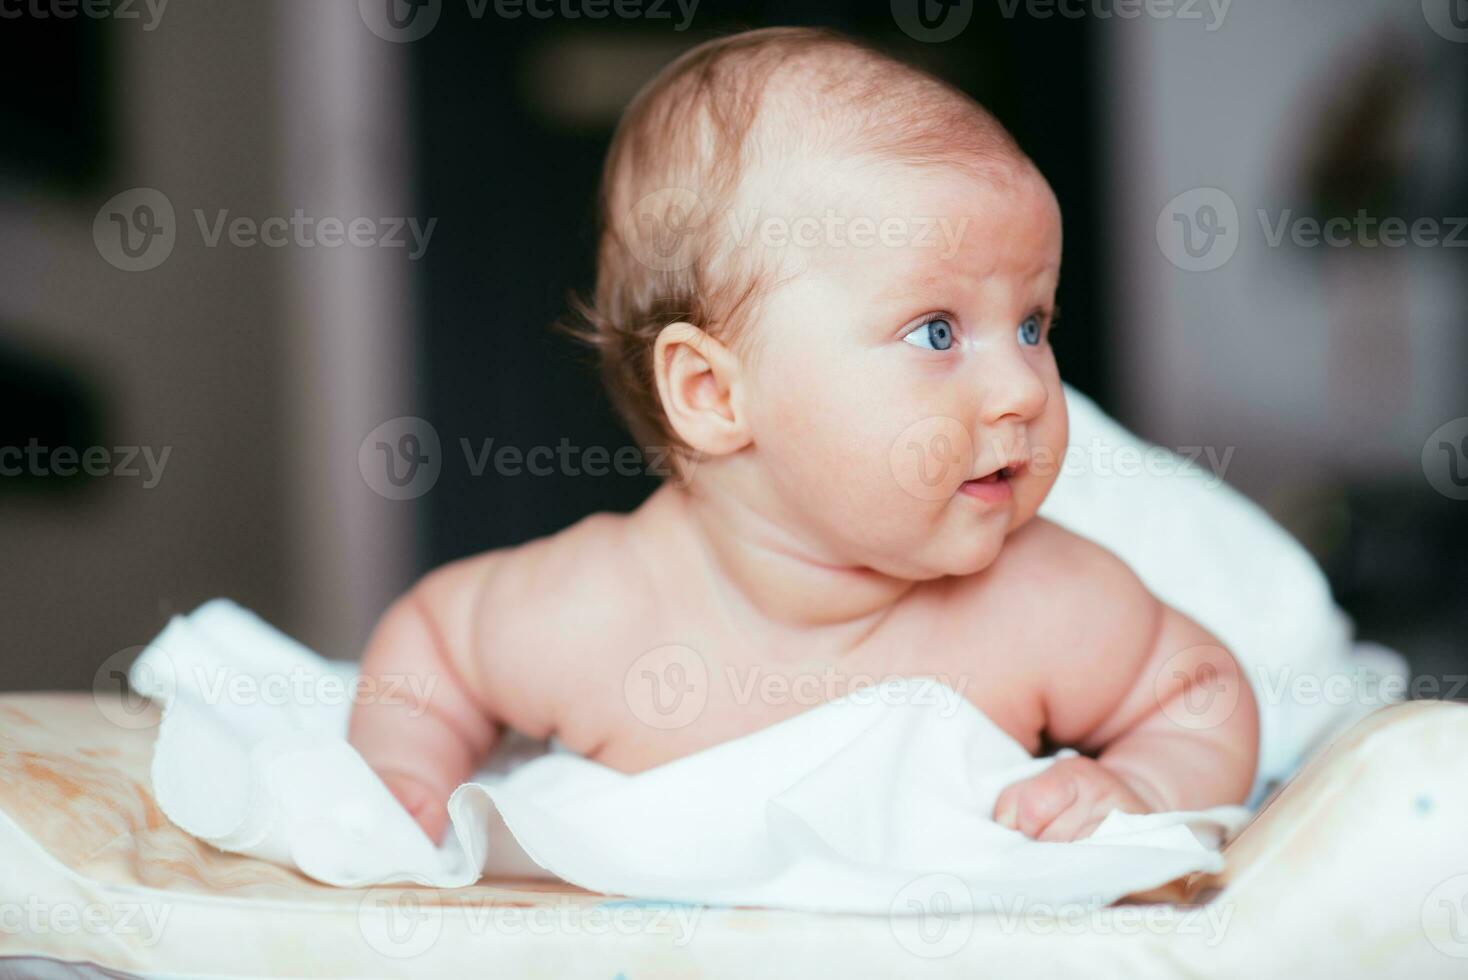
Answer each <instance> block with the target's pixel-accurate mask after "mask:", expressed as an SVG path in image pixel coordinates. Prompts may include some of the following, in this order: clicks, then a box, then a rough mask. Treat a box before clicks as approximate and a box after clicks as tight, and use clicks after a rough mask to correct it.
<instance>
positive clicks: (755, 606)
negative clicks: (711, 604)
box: [650, 484, 916, 638]
mask: <svg viewBox="0 0 1468 980" xmlns="http://www.w3.org/2000/svg"><path fill="white" fill-rule="evenodd" d="M658 498H662V499H658ZM650 503H652V504H653V505H654V506H655V507H658V508H666V511H667V512H668V513H667V514H666V515H665V516H667V517H670V518H671V519H672V520H671V523H672V524H673V525H674V526H675V527H677V528H679V529H681V531H674V533H683V534H686V535H688V536H690V537H692V538H693V539H694V540H693V541H692V542H691V543H692V544H693V545H694V549H693V550H694V553H695V554H697V555H699V556H700V557H702V558H703V559H704V560H705V561H706V562H707V566H706V567H707V569H708V572H709V578H710V580H711V582H712V585H713V588H714V590H715V592H716V598H717V599H718V600H720V601H722V602H723V603H724V605H725V607H726V609H727V610H728V612H729V613H730V615H731V616H732V617H734V618H735V619H736V620H744V621H746V622H747V621H748V619H749V618H751V617H754V618H757V619H760V620H764V621H765V622H767V623H770V624H773V625H778V626H783V627H787V628H792V629H797V630H806V629H817V628H819V629H823V630H825V631H827V632H830V631H841V632H846V631H849V632H850V633H851V634H852V636H853V637H855V638H860V637H862V636H865V635H866V634H867V633H869V632H870V631H871V630H873V629H875V628H876V626H877V625H878V624H880V623H881V621H882V620H883V619H884V618H885V617H886V615H887V614H888V613H889V612H891V611H892V609H893V608H894V607H895V605H896V604H897V601H898V600H899V599H901V598H902V597H903V596H904V595H905V594H907V592H908V591H909V590H911V589H912V587H913V586H914V584H916V583H914V582H911V581H908V580H905V579H898V578H893V577H892V576H889V575H884V574H882V573H881V572H878V571H875V570H873V569H870V568H865V567H862V566H855V565H842V564H837V563H832V562H830V561H827V560H823V559H822V557H821V556H819V555H817V554H814V553H812V550H811V549H810V548H809V547H808V546H807V545H805V544H804V543H803V542H801V541H799V540H798V539H797V538H796V537H795V536H794V535H792V534H791V533H789V531H787V530H786V529H785V528H783V527H781V526H779V525H778V524H777V523H776V522H774V521H772V520H771V519H770V518H768V517H767V516H766V515H764V514H762V513H760V512H759V511H758V510H757V509H756V508H753V507H750V506H748V505H746V504H744V503H743V502H741V501H740V500H738V499H737V498H735V497H734V496H733V495H731V494H720V493H692V492H689V491H688V490H686V489H683V488H679V487H676V486H673V485H671V484H670V485H666V486H664V487H662V488H661V489H660V490H658V492H657V494H655V496H654V499H653V501H650Z"/></svg>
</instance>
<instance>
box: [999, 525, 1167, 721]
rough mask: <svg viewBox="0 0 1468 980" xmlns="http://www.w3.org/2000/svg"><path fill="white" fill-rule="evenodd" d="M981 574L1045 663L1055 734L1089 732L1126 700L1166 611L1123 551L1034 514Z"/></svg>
mask: <svg viewBox="0 0 1468 980" xmlns="http://www.w3.org/2000/svg"><path fill="white" fill-rule="evenodd" d="M982 574H983V575H989V574H992V575H993V576H994V580H993V582H991V583H990V585H989V586H988V587H989V588H990V589H991V590H993V591H996V592H998V593H999V594H1000V595H1001V596H1002V599H1003V608H1004V609H1005V611H1006V616H1007V617H1014V618H1012V619H1009V622H1011V623H1013V624H1015V625H1014V626H1013V628H1012V629H1011V633H1014V634H1017V635H1022V636H1023V637H1024V638H1025V642H1024V644H1023V647H1024V655H1025V656H1026V657H1028V658H1031V659H1032V665H1033V666H1034V667H1035V668H1037V670H1038V674H1037V679H1036V682H1037V683H1038V684H1039V685H1040V686H1041V688H1042V691H1043V697H1044V700H1045V702H1046V706H1047V709H1046V710H1047V715H1048V717H1049V722H1050V725H1049V728H1050V734H1051V735H1052V737H1059V738H1062V739H1065V738H1074V737H1079V736H1080V735H1082V734H1084V732H1085V731H1088V730H1089V728H1090V726H1092V725H1093V724H1094V723H1096V722H1097V721H1098V720H1099V719H1100V717H1102V716H1103V715H1104V714H1105V713H1106V711H1108V710H1109V709H1110V708H1111V707H1112V706H1114V705H1115V704H1116V703H1117V702H1119V701H1120V700H1121V699H1122V698H1124V697H1125V696H1126V694H1127V692H1128V691H1129V690H1130V689H1131V687H1132V686H1133V683H1134V681H1135V678H1136V676H1137V674H1138V673H1139V672H1140V671H1141V670H1142V668H1143V666H1144V665H1145V663H1146V661H1147V658H1148V656H1149V655H1150V653H1151V650H1152V646H1153V641H1154V640H1155V637H1156V634H1157V631H1158V629H1159V627H1160V624H1161V622H1162V616H1163V612H1164V609H1165V607H1164V606H1163V604H1162V603H1161V602H1160V601H1159V600H1158V599H1157V597H1156V596H1154V595H1153V594H1152V593H1151V592H1150V591H1149V590H1148V589H1147V587H1146V586H1145V585H1144V584H1143V583H1142V581H1141V580H1140V579H1138V578H1137V575H1136V573H1135V572H1133V571H1132V569H1131V567H1130V566H1128V565H1127V564H1126V562H1124V561H1123V560H1122V559H1121V558H1119V557H1117V555H1116V554H1115V553H1113V552H1112V551H1110V550H1108V549H1107V548H1104V547H1102V546H1101V545H1099V544H1096V543H1095V542H1094V541H1090V540H1088V539H1086V538H1083V537H1081V536H1080V535H1078V534H1075V533H1073V532H1071V531H1068V530H1066V529H1065V528H1063V527H1060V526H1059V525H1058V524H1054V523H1051V522H1050V521H1047V520H1044V519H1041V518H1036V519H1034V520H1032V521H1031V522H1030V523H1029V524H1027V525H1025V527H1023V528H1021V529H1020V530H1019V531H1016V532H1015V533H1014V534H1013V535H1011V537H1010V539H1009V540H1008V541H1007V542H1005V546H1004V550H1003V551H1001V552H1000V555H999V558H998V559H997V560H996V561H995V563H994V565H993V566H991V567H990V569H988V570H987V571H986V572H985V573H982Z"/></svg>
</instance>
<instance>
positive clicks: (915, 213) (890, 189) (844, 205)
mask: <svg viewBox="0 0 1468 980" xmlns="http://www.w3.org/2000/svg"><path fill="white" fill-rule="evenodd" d="M996 226H997V227H996ZM723 227H724V231H725V233H726V234H728V235H729V236H730V237H731V240H732V241H733V242H734V244H735V245H736V246H738V247H740V248H749V249H754V248H757V249H760V250H762V251H763V252H764V253H765V254H766V256H767V259H768V260H770V261H772V262H773V263H777V264H778V266H779V268H780V270H781V273H782V275H783V276H785V277H789V276H793V275H801V274H821V273H830V272H832V271H834V270H851V269H860V270H864V271H863V272H862V274H867V272H866V270H869V271H870V272H871V273H873V274H880V273H884V272H886V271H888V270H895V269H897V268H905V267H915V268H920V269H931V268H933V267H934V265H935V261H936V260H938V259H942V260H943V261H944V262H953V261H957V262H960V263H963V264H966V265H967V266H969V267H971V268H979V267H982V266H984V265H985V264H987V263H988V262H989V261H991V260H997V259H998V258H1000V257H1001V256H1000V255H999V254H998V253H1002V252H1023V253H1025V259H1026V262H1027V263H1028V264H1029V265H1056V266H1058V263H1059V251H1060V215H1059V207H1058V205H1057V203H1056V201H1055V197H1054V194H1053V193H1052V192H1051V190H1050V187H1049V185H1048V184H1047V183H1046V182H1045V180H1044V178H1043V177H1041V176H1040V174H1039V173H1038V171H1036V170H1035V169H1034V168H1033V166H1032V165H1028V163H1027V161H1025V162H1024V163H1022V164H1021V163H1018V162H1017V163H1015V164H1014V165H1010V166H1004V167H994V166H991V165H988V164H987V163H980V162H970V163H968V164H964V163H962V162H957V163H955V162H945V163H944V164H943V165H940V166H934V165H930V164H915V163H913V162H911V161H903V160H896V159H891V158H883V157H873V156H871V155H867V154H861V153H846V154H842V153H832V152H828V153H821V154H812V155H808V156H804V157H789V158H785V159H783V160H780V161H779V162H778V163H771V164H770V165H767V166H764V167H762V168H760V169H759V171H758V172H757V173H752V174H750V175H749V176H748V178H747V179H746V180H745V181H744V182H743V183H742V185H741V188H740V192H739V194H738V195H737V196H736V199H735V202H734V206H733V207H732V208H731V210H730V211H729V213H728V214H726V215H725V216H724V226H723Z"/></svg>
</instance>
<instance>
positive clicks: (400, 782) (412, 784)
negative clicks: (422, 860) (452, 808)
mask: <svg viewBox="0 0 1468 980" xmlns="http://www.w3.org/2000/svg"><path fill="white" fill-rule="evenodd" d="M381 778H382V781H383V783H384V784H385V785H386V786H387V788H388V790H389V791H390V792H391V793H392V795H393V796H394V797H396V798H397V801H398V802H399V803H401V804H402V805H403V809H404V810H407V811H408V813H410V814H411V815H412V817H413V819H414V820H415V821H417V823H418V826H419V827H422V828H423V832H424V833H425V834H427V835H428V839H429V840H431V841H433V843H434V844H439V843H441V842H442V841H443V832H444V828H445V827H447V826H448V820H449V813H448V810H447V809H446V808H445V807H444V805H443V804H442V803H441V802H440V801H439V800H438V799H437V797H435V796H434V794H433V792H432V791H431V790H430V789H429V788H428V787H427V786H426V785H425V784H423V783H422V782H420V781H419V780H417V779H415V778H413V777H412V776H406V775H404V774H402V773H396V772H393V773H383V774H381Z"/></svg>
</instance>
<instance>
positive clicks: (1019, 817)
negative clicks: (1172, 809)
mask: <svg viewBox="0 0 1468 980" xmlns="http://www.w3.org/2000/svg"><path fill="white" fill-rule="evenodd" d="M1151 809H1152V808H1151V807H1150V806H1148V805H1147V803H1146V802H1145V801H1143V800H1142V798H1141V797H1139V796H1138V795H1137V794H1136V792H1135V791H1134V790H1133V789H1132V788H1131V786H1129V785H1127V783H1126V782H1125V781H1124V780H1123V779H1122V778H1121V777H1120V776H1118V775H1116V774H1115V773H1113V772H1112V771H1111V770H1109V769H1107V768H1106V767H1105V766H1103V765H1102V764H1101V763H1099V762H1097V761H1096V760H1095V759H1089V758H1087V757H1086V756H1083V755H1077V756H1071V757H1068V758H1065V759H1061V760H1060V761H1059V762H1056V763H1054V764H1052V765H1051V766H1050V768H1048V769H1046V770H1045V771H1044V772H1042V773H1040V774H1039V775H1038V776H1031V777H1030V778H1029V779H1024V780H1021V781H1020V782H1017V783H1014V784H1012V785H1010V786H1007V787H1005V789H1004V792H1002V793H1000V794H999V799H998V800H997V801H995V803H994V820H995V821H996V822H997V823H999V824H1000V825H1001V826H1004V827H1008V828H1009V829H1010V830H1018V831H1020V832H1021V833H1023V834H1025V835H1026V836H1028V837H1033V838H1035V839H1036V840H1044V841H1070V840H1079V839H1080V838H1082V837H1086V836H1088V835H1089V834H1090V833H1091V831H1093V830H1095V829H1096V827H1097V825H1099V824H1100V823H1101V821H1102V820H1104V819H1106V815H1107V814H1108V813H1110V812H1111V811H1112V810H1121V811H1122V812H1124V813H1148V812H1150V811H1151Z"/></svg>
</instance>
